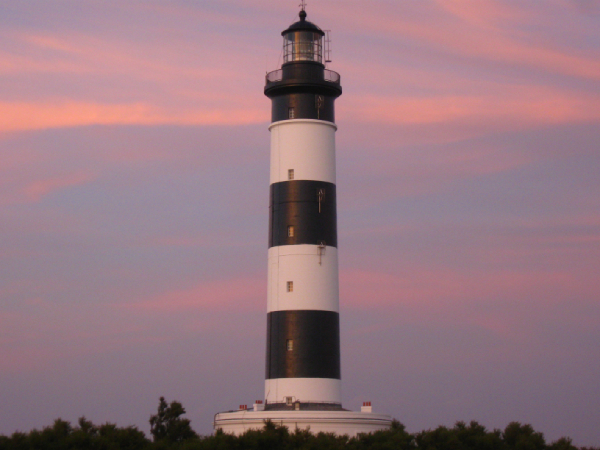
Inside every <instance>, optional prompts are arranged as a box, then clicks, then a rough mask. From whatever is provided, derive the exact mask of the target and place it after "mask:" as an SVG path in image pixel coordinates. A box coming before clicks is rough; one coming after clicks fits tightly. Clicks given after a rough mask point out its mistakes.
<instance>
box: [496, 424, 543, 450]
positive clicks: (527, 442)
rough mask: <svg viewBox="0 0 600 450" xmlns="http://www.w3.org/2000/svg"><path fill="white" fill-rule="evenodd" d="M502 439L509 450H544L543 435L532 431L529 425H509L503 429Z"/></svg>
mask: <svg viewBox="0 0 600 450" xmlns="http://www.w3.org/2000/svg"><path fill="white" fill-rule="evenodd" d="M503 438H504V443H505V444H506V445H507V446H508V447H509V449H510V450H545V448H546V441H545V439H544V435H543V434H542V433H540V432H537V431H534V429H533V427H532V426H531V425H529V424H525V425H521V424H520V423H519V422H511V423H509V424H508V425H507V426H506V428H505V429H504V433H503Z"/></svg>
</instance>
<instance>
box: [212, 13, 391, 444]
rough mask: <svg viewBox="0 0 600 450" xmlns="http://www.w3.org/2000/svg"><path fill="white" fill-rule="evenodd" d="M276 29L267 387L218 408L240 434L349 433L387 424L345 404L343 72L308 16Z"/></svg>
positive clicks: (219, 423)
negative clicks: (339, 209) (279, 42)
mask: <svg viewBox="0 0 600 450" xmlns="http://www.w3.org/2000/svg"><path fill="white" fill-rule="evenodd" d="M299 19H300V20H299V21H297V22H295V23H293V24H292V25H290V26H289V27H288V28H287V29H286V30H284V31H283V32H282V33H281V34H282V36H283V65H282V66H281V68H280V69H278V70H275V71H273V72H270V73H268V74H267V76H266V85H265V95H266V96H267V97H269V98H270V99H271V125H270V126H269V131H270V133H271V171H270V200H269V250H268V289H267V361H266V376H265V378H266V379H265V395H264V399H263V400H257V401H256V402H255V403H254V406H253V407H252V408H250V409H249V408H248V407H247V406H246V405H240V408H239V410H237V411H230V412H225V413H219V414H217V415H216V416H215V423H214V426H215V429H218V428H220V429H222V430H223V431H225V432H232V433H236V434H239V433H242V432H244V431H245V430H247V429H250V428H260V427H262V426H263V424H264V421H265V420H267V419H270V420H272V421H273V422H276V423H280V424H284V425H286V426H288V427H291V428H292V429H293V428H296V427H298V428H308V427H310V430H311V431H313V432H319V431H325V432H335V433H338V434H349V435H355V434H357V433H359V432H370V431H376V430H380V429H385V428H388V427H389V426H390V423H391V420H390V417H389V416H387V415H383V414H374V413H373V412H372V407H371V404H370V402H365V403H364V404H363V407H362V409H361V412H353V411H349V410H346V409H344V408H342V398H341V370H340V325H339V324H340V315H339V282H338V253H337V246H338V242H337V218H336V182H335V132H336V129H337V127H336V125H335V115H334V112H335V108H334V102H335V99H336V98H337V97H339V96H340V95H341V94H342V87H341V84H340V76H339V74H337V73H336V72H333V71H331V70H328V69H326V68H325V65H324V53H325V49H324V45H323V44H324V37H325V33H324V32H323V31H322V30H321V29H320V28H319V27H317V26H316V25H315V24H313V23H311V22H309V21H308V20H306V11H305V10H304V7H302V10H301V11H300V14H299Z"/></svg>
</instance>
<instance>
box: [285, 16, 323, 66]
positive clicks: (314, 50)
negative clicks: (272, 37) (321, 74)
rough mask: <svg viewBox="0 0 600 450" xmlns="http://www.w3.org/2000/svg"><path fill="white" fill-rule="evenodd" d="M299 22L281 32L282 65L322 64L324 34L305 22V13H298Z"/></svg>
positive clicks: (313, 25)
mask: <svg viewBox="0 0 600 450" xmlns="http://www.w3.org/2000/svg"><path fill="white" fill-rule="evenodd" d="M299 16H300V20H299V21H298V22H296V23H293V24H292V25H290V27H289V28H288V29H287V30H285V31H283V32H282V33H281V35H282V36H283V63H284V64H285V63H290V62H295V61H311V62H317V63H320V64H322V63H323V36H325V33H324V32H323V30H321V29H320V28H319V27H318V26H316V25H315V24H313V23H311V22H309V21H307V20H306V12H305V11H304V10H302V11H300V14H299Z"/></svg>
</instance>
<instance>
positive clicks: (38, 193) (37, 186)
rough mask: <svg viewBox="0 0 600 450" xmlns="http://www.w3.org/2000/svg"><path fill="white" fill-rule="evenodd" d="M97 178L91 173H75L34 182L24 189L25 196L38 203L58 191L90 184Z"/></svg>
mask: <svg viewBox="0 0 600 450" xmlns="http://www.w3.org/2000/svg"><path fill="white" fill-rule="evenodd" d="M95 178H96V177H95V176H94V175H93V174H91V173H89V172H75V173H71V174H68V175H65V176H60V177H52V178H46V179H41V180H37V181H34V182H32V183H30V184H29V185H27V186H26V187H25V189H24V192H25V195H26V196H27V198H28V199H29V200H30V201H32V202H38V201H40V199H41V198H42V197H45V196H46V195H49V194H51V193H53V192H56V191H58V190H61V189H64V188H67V187H71V186H77V185H81V184H85V183H89V182H90V181H92V180H94V179H95Z"/></svg>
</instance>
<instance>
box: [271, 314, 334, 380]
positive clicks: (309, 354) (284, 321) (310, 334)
mask: <svg viewBox="0 0 600 450" xmlns="http://www.w3.org/2000/svg"><path fill="white" fill-rule="evenodd" d="M266 372H267V373H266V377H267V379H273V378H334V379H338V380H339V379H340V378H341V377H340V318H339V313H337V312H333V311H311V310H299V311H273V312H270V313H269V314H267V371H266Z"/></svg>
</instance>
